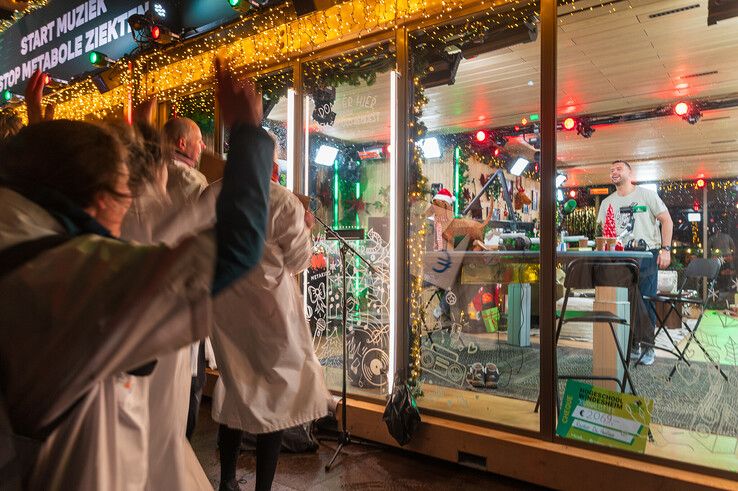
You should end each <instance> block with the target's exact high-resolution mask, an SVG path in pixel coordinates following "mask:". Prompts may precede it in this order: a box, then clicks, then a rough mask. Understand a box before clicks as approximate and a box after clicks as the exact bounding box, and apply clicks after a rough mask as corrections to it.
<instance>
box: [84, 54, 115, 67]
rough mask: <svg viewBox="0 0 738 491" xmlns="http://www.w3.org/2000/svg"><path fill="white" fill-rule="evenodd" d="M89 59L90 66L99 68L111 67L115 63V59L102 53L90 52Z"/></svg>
mask: <svg viewBox="0 0 738 491" xmlns="http://www.w3.org/2000/svg"><path fill="white" fill-rule="evenodd" d="M88 59H89V60H90V64H91V65H92V66H95V67H97V68H105V67H109V66H110V65H112V64H113V63H115V60H114V59H112V58H110V57H108V56H107V55H105V54H103V53H100V52H99V51H90V54H89V55H88Z"/></svg>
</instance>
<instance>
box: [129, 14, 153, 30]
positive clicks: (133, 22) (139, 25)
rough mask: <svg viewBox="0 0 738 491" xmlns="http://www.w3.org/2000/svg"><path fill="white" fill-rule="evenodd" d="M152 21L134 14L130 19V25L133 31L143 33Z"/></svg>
mask: <svg viewBox="0 0 738 491" xmlns="http://www.w3.org/2000/svg"><path fill="white" fill-rule="evenodd" d="M150 22H151V21H149V19H147V18H146V16H144V15H141V14H133V15H132V16H130V17H129V18H128V25H129V26H131V30H132V31H142V30H143V29H145V28H146V26H148V25H149V24H150Z"/></svg>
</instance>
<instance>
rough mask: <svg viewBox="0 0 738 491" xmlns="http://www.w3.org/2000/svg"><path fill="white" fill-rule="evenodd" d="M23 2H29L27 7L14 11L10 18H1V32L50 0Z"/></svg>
mask: <svg viewBox="0 0 738 491" xmlns="http://www.w3.org/2000/svg"><path fill="white" fill-rule="evenodd" d="M11 3H12V2H11ZM23 3H26V4H27V5H26V8H24V9H23V10H16V11H15V12H13V15H12V16H11V17H10V19H3V20H0V33H2V32H3V31H5V30H7V29H9V28H10V27H11V26H12V25H13V24H15V23H16V22H18V21H19V20H21V19H22V18H23V17H24V16H26V15H28V14H30V13H31V12H33V11H34V10H36V9H40V8H41V7H45V6H46V5H48V3H49V0H28V1H25V2H23Z"/></svg>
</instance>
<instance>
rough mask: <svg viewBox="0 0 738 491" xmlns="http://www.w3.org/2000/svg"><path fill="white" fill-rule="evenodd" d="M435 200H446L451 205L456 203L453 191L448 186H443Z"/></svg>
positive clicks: (434, 197)
mask: <svg viewBox="0 0 738 491" xmlns="http://www.w3.org/2000/svg"><path fill="white" fill-rule="evenodd" d="M435 200H439V201H445V202H446V203H448V204H450V205H452V204H453V203H454V197H453V196H452V195H451V191H449V190H448V189H446V188H442V189H441V190H439V191H438V193H437V194H436V195H435V196H433V201H435Z"/></svg>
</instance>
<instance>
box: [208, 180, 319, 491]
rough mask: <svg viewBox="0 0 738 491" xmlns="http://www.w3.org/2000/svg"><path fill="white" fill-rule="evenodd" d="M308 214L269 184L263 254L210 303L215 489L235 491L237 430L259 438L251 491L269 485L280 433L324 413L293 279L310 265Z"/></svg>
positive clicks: (286, 193) (294, 199)
mask: <svg viewBox="0 0 738 491" xmlns="http://www.w3.org/2000/svg"><path fill="white" fill-rule="evenodd" d="M311 218H312V215H310V214H309V212H307V211H306V210H305V209H304V208H303V206H302V204H301V203H300V201H299V199H298V198H297V197H296V196H295V195H294V194H292V193H291V192H290V191H288V190H287V189H285V188H283V187H281V186H280V185H279V184H276V183H275V182H271V184H270V188H269V225H268V236H267V241H266V246H265V249H264V256H263V257H262V259H261V261H260V262H259V264H258V266H257V267H256V268H254V270H252V271H251V272H250V273H249V274H248V275H246V276H245V277H244V278H242V279H241V280H239V281H238V282H236V283H235V284H234V285H233V286H232V287H231V288H229V289H228V290H227V291H226V292H224V293H223V295H222V296H220V297H219V298H218V299H217V301H216V302H215V304H214V308H215V326H214V328H213V334H212V336H211V338H212V340H213V348H214V349H215V356H216V358H217V360H218V366H219V371H220V377H219V379H218V381H217V383H216V386H215V391H214V393H213V405H212V416H213V419H214V420H215V421H217V422H219V423H221V426H220V429H219V448H220V465H221V481H220V489H221V490H233V489H238V484H237V482H236V480H235V471H236V461H237V459H238V453H239V449H240V446H241V437H242V432H243V431H248V432H250V433H254V434H256V435H257V438H256V489H257V490H265V489H270V488H271V484H272V481H273V478H274V472H275V469H276V466H277V460H278V457H279V448H280V445H281V439H282V430H285V429H287V428H291V427H294V426H297V425H300V424H303V423H307V422H310V421H313V420H315V419H318V418H320V417H323V416H325V415H326V414H327V413H328V401H329V399H330V393H329V392H328V390H327V388H326V386H325V382H324V380H323V369H322V368H321V366H320V362H319V361H318V359H317V357H316V356H315V352H314V350H313V344H312V336H311V335H310V329H309V327H308V324H307V321H306V319H305V315H304V310H303V302H302V296H301V294H300V291H299V287H298V284H297V281H296V278H295V275H296V274H297V273H299V272H301V271H303V270H304V269H306V268H307V266H308V265H309V263H310V257H311V255H312V240H311V237H310V228H309V226H308V225H307V224H306V221H308V222H309V221H310V219H311Z"/></svg>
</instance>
